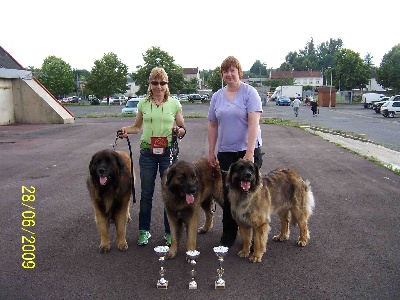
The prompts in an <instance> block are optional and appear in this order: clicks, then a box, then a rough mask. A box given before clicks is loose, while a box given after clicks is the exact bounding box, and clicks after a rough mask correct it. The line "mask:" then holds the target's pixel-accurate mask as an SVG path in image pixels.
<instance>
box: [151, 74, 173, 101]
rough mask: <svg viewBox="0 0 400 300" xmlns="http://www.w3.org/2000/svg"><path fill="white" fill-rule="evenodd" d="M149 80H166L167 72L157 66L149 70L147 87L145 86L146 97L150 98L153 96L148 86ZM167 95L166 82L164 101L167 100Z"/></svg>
mask: <svg viewBox="0 0 400 300" xmlns="http://www.w3.org/2000/svg"><path fill="white" fill-rule="evenodd" d="M151 81H165V82H168V74H167V72H165V70H164V68H159V67H155V68H153V69H152V70H151V72H150V75H149V81H148V82H149V87H148V88H147V97H148V98H149V99H151V98H152V97H153V92H152V90H151V87H150V85H151V84H150V82H151ZM168 96H169V88H168V84H167V85H166V90H165V94H164V102H165V101H167V99H168Z"/></svg>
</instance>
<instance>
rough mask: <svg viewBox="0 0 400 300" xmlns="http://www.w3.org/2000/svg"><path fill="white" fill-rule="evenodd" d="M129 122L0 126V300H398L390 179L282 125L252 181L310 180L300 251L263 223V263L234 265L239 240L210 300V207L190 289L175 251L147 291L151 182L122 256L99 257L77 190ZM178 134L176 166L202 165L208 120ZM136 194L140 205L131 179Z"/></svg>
mask: <svg viewBox="0 0 400 300" xmlns="http://www.w3.org/2000/svg"><path fill="white" fill-rule="evenodd" d="M274 107H275V106H274ZM285 108H288V107H285ZM288 109H289V110H290V108H288ZM271 110H272V108H271V109H270V110H268V108H267V109H266V112H265V113H269V112H271ZM285 113H286V112H285V111H282V114H285ZM326 114H328V113H326ZM132 121H133V119H132V118H124V117H114V118H77V119H76V122H75V124H66V125H61V124H57V125H9V126H1V127H0V137H1V143H0V149H1V151H0V159H1V161H2V172H0V192H1V194H2V201H0V220H1V221H0V222H1V228H2V231H1V233H0V238H1V241H3V246H2V259H1V260H0V269H1V270H2V272H1V273H0V287H1V288H0V299H23V298H25V299H104V298H112V299H122V298H129V299H186V298H188V297H193V298H196V299H221V298H224V299H246V298H249V299H294V298H296V299H397V298H398V297H399V295H400V286H399V284H398V283H399V278H400V270H399V268H398V266H399V265H400V258H399V255H398V253H399V251H400V231H399V223H398V219H399V217H400V209H399V208H400V206H399V201H400V190H399V186H400V177H399V175H396V174H395V173H394V172H392V171H390V170H388V169H386V168H384V167H382V166H379V165H377V164H375V163H374V162H371V161H368V160H366V159H364V158H362V157H360V156H358V155H354V154H353V153H351V152H350V151H347V150H345V149H343V148H341V147H339V146H337V145H334V144H332V143H329V142H327V141H325V140H323V139H321V138H319V137H317V136H315V135H313V134H310V133H308V132H306V131H304V130H302V129H299V128H295V127H290V126H280V125H270V124H266V125H262V134H263V140H264V145H263V151H264V152H265V155H264V164H263V166H262V172H263V173H264V174H266V173H268V172H269V171H270V170H272V169H274V168H275V167H284V168H294V169H296V170H297V171H298V172H299V173H300V174H301V175H302V176H303V177H304V178H305V179H309V180H310V182H311V185H312V187H313V191H314V195H315V199H316V207H315V211H314V214H313V216H312V217H311V218H310V224H309V227H310V232H311V233H310V234H311V240H310V243H309V245H307V247H305V248H301V247H297V246H296V245H295V241H296V238H297V236H298V229H297V228H293V229H292V235H291V238H290V240H289V241H287V242H284V243H277V242H273V241H272V239H271V237H272V235H273V234H275V233H276V231H277V230H278V228H279V221H278V220H277V218H276V217H275V216H273V217H272V220H271V227H272V228H271V233H270V236H269V239H268V244H267V253H266V254H265V259H264V260H263V262H261V263H259V264H252V263H250V262H248V261H247V260H246V259H242V258H239V257H238V256H237V253H238V251H239V250H240V246H241V240H240V238H239V237H238V238H237V241H236V243H235V245H234V246H233V247H232V248H231V249H230V250H229V252H228V255H227V256H226V259H225V262H224V269H225V273H224V275H223V276H224V278H225V280H226V283H227V288H226V289H225V290H219V291H218V290H215V289H214V281H215V280H216V278H217V272H216V269H217V267H218V261H217V258H216V256H215V255H214V253H213V252H212V248H213V247H214V246H216V244H217V243H218V241H219V237H220V234H221V230H222V229H221V228H222V224H221V218H222V211H221V209H220V208H217V211H216V215H215V220H214V228H213V229H212V230H211V231H210V232H209V233H207V234H205V235H200V236H199V237H198V250H199V251H200V256H199V259H198V262H197V265H196V270H197V277H196V280H197V282H198V290H188V283H189V281H190V280H191V278H190V274H189V271H190V266H189V264H188V263H187V262H186V260H185V249H184V241H183V242H182V244H181V245H180V248H179V251H178V256H177V258H176V259H174V260H170V261H167V262H166V264H165V268H166V278H167V279H168V280H169V288H168V289H167V290H157V288H156V282H157V280H158V279H159V277H160V274H159V268H160V263H159V261H158V257H157V255H156V254H155V253H154V251H153V248H154V247H155V246H157V245H160V244H162V243H163V224H162V222H161V221H160V220H162V212H163V206H162V202H161V199H160V196H161V195H160V189H159V182H157V183H156V184H157V189H156V193H155V198H154V199H155V200H154V206H153V223H152V229H151V232H152V238H151V240H150V243H149V244H148V245H147V246H145V247H140V246H137V245H136V240H137V236H138V224H137V223H138V221H137V220H138V204H134V205H132V207H131V216H132V219H133V220H132V222H130V223H129V224H128V228H127V234H128V236H127V242H128V244H129V249H128V251H127V252H124V253H122V252H119V251H118V250H117V249H116V246H115V234H112V235H111V240H112V249H111V252H110V253H108V254H106V255H102V254H100V253H98V251H97V247H98V244H99V237H98V232H97V229H96V225H95V222H94V214H93V209H92V206H91V203H90V200H89V195H88V193H87V190H86V186H85V178H86V176H87V173H88V163H89V161H90V158H91V156H92V155H93V154H94V153H95V152H96V151H98V150H100V149H104V148H109V149H110V148H111V147H112V144H113V143H114V141H115V133H116V130H117V129H119V128H121V126H124V125H126V124H129V123H130V122H132ZM186 127H187V128H188V134H187V136H186V137H185V138H184V139H183V140H182V141H181V142H180V159H182V160H188V161H192V160H195V159H197V158H199V157H203V156H206V155H207V153H208V149H207V133H206V132H207V129H206V128H207V122H206V120H205V119H201V118H187V119H186ZM130 141H131V143H132V149H133V150H134V151H133V159H134V167H136V168H137V162H138V155H139V154H138V149H139V143H140V141H139V136H135V135H132V136H131V139H130ZM117 149H118V150H125V151H127V145H126V143H125V142H124V141H119V142H118V148H117ZM23 187H25V190H24V188H23ZM26 188H27V189H29V190H30V191H31V193H32V192H33V191H34V194H35V198H33V197H31V198H29V199H30V200H31V201H29V202H30V203H27V202H26V201H23V199H25V200H26V199H27V198H26V197H25V198H23V197H24V196H23V193H24V192H26ZM136 192H137V195H136V196H137V198H138V200H139V198H140V181H139V182H138V183H137V189H136ZM27 205H28V206H27ZM28 220H33V221H35V224H34V225H33V222H31V221H30V222H29V223H28ZM28 225H30V226H28ZM26 230H29V232H28V231H26ZM110 230H111V232H113V230H114V227H113V225H112V226H111V228H110ZM22 236H25V237H26V238H28V239H29V243H28V242H27V241H26V239H22V238H21V237H22ZM24 242H27V243H28V245H29V247H28V246H26V247H24V245H25V244H24ZM26 253H30V254H26ZM26 261H34V263H35V267H34V268H32V269H26V268H24V267H23V265H22V263H23V262H26Z"/></svg>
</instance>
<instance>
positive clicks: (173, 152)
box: [169, 128, 179, 165]
mask: <svg viewBox="0 0 400 300" xmlns="http://www.w3.org/2000/svg"><path fill="white" fill-rule="evenodd" d="M178 155H179V146H178V135H177V133H176V132H175V131H174V129H173V128H172V140H171V147H170V157H169V159H170V165H172V164H174V163H176V162H177V161H178Z"/></svg>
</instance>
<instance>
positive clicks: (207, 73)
mask: <svg viewBox="0 0 400 300" xmlns="http://www.w3.org/2000/svg"><path fill="white" fill-rule="evenodd" d="M212 74H213V70H201V71H200V78H201V79H202V80H203V85H204V88H207V82H208V78H210V76H211V75H212Z"/></svg>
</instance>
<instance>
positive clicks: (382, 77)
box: [376, 44, 400, 93]
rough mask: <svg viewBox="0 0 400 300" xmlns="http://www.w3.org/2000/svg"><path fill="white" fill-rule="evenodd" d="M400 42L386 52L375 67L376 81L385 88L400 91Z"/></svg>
mask: <svg viewBox="0 0 400 300" xmlns="http://www.w3.org/2000/svg"><path fill="white" fill-rule="evenodd" d="M399 66H400V44H398V45H396V46H394V47H393V48H392V49H391V50H390V51H389V52H388V53H386V54H385V55H384V56H383V58H382V62H381V64H380V67H379V68H378V69H377V72H376V75H377V78H376V80H377V82H378V83H379V84H380V85H382V86H383V87H385V88H388V89H393V90H394V91H395V92H396V93H399V92H400V68H399Z"/></svg>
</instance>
